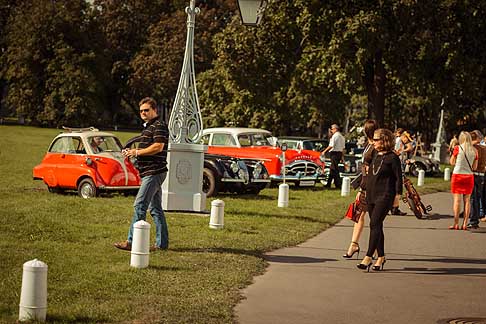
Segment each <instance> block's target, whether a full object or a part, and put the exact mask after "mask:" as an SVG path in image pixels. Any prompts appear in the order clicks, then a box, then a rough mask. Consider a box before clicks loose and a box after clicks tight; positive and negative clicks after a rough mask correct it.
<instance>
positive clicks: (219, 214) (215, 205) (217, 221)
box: [209, 199, 224, 229]
mask: <svg viewBox="0 0 486 324" xmlns="http://www.w3.org/2000/svg"><path fill="white" fill-rule="evenodd" d="M223 226H224V201H222V200H221V199H216V200H213V201H212V202H211V218H210V219H209V228H213V229H220V228H223Z"/></svg>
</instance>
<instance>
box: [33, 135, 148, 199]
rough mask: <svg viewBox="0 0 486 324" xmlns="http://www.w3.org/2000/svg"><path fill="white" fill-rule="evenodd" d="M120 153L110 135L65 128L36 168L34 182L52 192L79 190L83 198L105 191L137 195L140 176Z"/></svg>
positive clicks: (114, 138) (118, 145)
mask: <svg viewBox="0 0 486 324" xmlns="http://www.w3.org/2000/svg"><path fill="white" fill-rule="evenodd" d="M121 150H122V145H121V143H120V141H119V140H118V138H117V137H116V136H114V135H113V134H111V133H107V132H100V131H98V130H97V129H95V128H92V127H91V128H65V132H64V133H61V134H59V135H57V136H56V137H55V138H54V140H53V141H52V143H51V145H50V146H49V149H48V150H47V153H46V155H45V156H44V158H43V160H42V162H41V163H40V164H39V165H37V166H35V167H34V169H33V178H34V179H35V180H42V181H44V183H45V184H46V185H47V187H48V189H49V191H50V192H62V191H64V190H77V191H78V194H79V195H80V196H81V197H83V198H90V197H95V196H97V195H98V193H100V192H102V191H134V190H136V189H138V188H139V186H140V176H139V174H138V171H137V169H136V168H135V167H134V166H133V164H132V163H131V162H130V161H129V160H128V159H126V158H125V157H123V155H122V153H121Z"/></svg>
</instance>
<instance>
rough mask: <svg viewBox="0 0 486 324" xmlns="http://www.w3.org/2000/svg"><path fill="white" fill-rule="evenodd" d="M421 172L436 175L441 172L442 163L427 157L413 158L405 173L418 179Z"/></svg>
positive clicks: (408, 162)
mask: <svg viewBox="0 0 486 324" xmlns="http://www.w3.org/2000/svg"><path fill="white" fill-rule="evenodd" d="M419 170H424V171H425V173H426V174H428V175H434V174H437V173H438V172H440V162H439V161H437V160H435V159H432V158H429V157H425V156H419V155H415V156H412V157H411V158H410V159H409V160H408V161H407V165H406V167H405V173H410V174H411V175H413V176H414V177H418V174H419Z"/></svg>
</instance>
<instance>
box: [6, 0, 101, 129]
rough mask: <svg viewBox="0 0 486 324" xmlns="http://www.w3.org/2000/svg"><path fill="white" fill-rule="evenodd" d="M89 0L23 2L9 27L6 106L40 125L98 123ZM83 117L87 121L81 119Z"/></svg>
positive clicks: (13, 14)
mask: <svg viewBox="0 0 486 324" xmlns="http://www.w3.org/2000/svg"><path fill="white" fill-rule="evenodd" d="M86 10H87V5H86V3H85V2H84V1H74V0H71V1H65V2H53V1H47V0H42V1H36V2H35V3H30V2H21V3H20V4H19V5H18V6H17V7H15V9H14V12H13V13H12V15H11V17H10V19H9V22H8V26H7V37H6V44H7V50H6V52H5V54H4V61H5V62H6V64H7V68H6V71H5V79H6V80H7V83H8V91H7V97H6V103H7V105H9V106H10V107H14V108H15V111H16V114H17V115H18V116H21V117H24V118H27V119H30V120H31V122H32V123H34V124H44V125H49V126H60V125H62V124H70V125H81V126H82V125H86V124H87V123H89V122H91V121H93V120H96V119H97V118H94V117H93V116H99V115H100V114H99V113H98V112H96V111H95V109H96V107H97V106H98V105H96V104H95V103H94V101H96V94H95V93H96V90H95V89H96V88H97V87H98V84H97V80H96V78H95V77H94V70H95V69H96V65H95V64H94V55H93V52H92V51H90V49H89V46H88V39H87V37H86V36H83V35H85V33H86V32H87V31H88V27H87V25H86V21H85V20H84V15H83V13H84V12H85V11H86ZM80 116H83V117H86V118H82V119H80V118H79V117H80Z"/></svg>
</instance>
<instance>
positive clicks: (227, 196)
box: [210, 193, 277, 201]
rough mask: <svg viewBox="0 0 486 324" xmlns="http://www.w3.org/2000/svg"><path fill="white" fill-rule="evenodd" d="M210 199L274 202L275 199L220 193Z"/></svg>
mask: <svg viewBox="0 0 486 324" xmlns="http://www.w3.org/2000/svg"><path fill="white" fill-rule="evenodd" d="M210 198H211V199H212V198H217V199H223V198H230V199H231V198H234V199H243V200H275V201H276V199H277V198H276V197H273V196H269V195H263V194H260V195H256V194H250V193H248V194H230V193H220V194H218V195H217V196H216V197H210Z"/></svg>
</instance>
